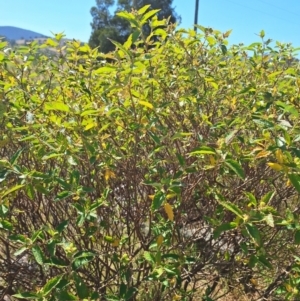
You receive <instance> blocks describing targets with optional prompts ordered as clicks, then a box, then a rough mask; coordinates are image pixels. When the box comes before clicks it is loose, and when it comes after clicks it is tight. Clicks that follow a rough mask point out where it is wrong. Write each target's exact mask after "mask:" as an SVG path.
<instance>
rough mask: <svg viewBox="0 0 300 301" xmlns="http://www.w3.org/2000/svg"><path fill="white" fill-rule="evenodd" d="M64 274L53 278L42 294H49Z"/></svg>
mask: <svg viewBox="0 0 300 301" xmlns="http://www.w3.org/2000/svg"><path fill="white" fill-rule="evenodd" d="M62 278H63V275H58V276H55V277H53V278H51V279H50V280H49V281H48V282H47V283H46V284H45V286H44V287H43V288H42V291H41V292H42V294H43V296H44V297H45V296H47V295H48V294H49V293H50V292H51V291H52V290H53V289H54V288H55V287H56V286H57V285H58V284H59V283H60V282H61V280H62Z"/></svg>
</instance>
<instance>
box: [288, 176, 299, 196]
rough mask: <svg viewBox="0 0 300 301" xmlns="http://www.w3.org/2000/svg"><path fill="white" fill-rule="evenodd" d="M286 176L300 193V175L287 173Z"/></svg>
mask: <svg viewBox="0 0 300 301" xmlns="http://www.w3.org/2000/svg"><path fill="white" fill-rule="evenodd" d="M288 177H289V179H290V181H291V183H292V184H293V186H294V187H295V188H296V190H297V191H298V192H299V193H300V177H299V176H298V175H297V174H288Z"/></svg>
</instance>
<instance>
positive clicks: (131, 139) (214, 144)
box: [0, 8, 300, 301]
mask: <svg viewBox="0 0 300 301" xmlns="http://www.w3.org/2000/svg"><path fill="white" fill-rule="evenodd" d="M120 15H121V16H123V17H124V18H126V19H127V20H128V21H129V22H130V23H131V25H132V26H134V27H135V29H136V31H135V32H134V33H133V34H132V35H131V36H130V37H129V39H128V41H127V42H126V43H125V44H124V45H120V44H118V43H115V45H116V46H117V50H116V51H115V52H113V53H109V54H106V55H104V54H101V53H98V51H97V50H96V49H94V50H92V49H90V48H89V46H88V45H80V43H79V42H77V41H73V42H69V43H68V44H67V46H62V44H61V43H60V40H61V39H62V35H61V34H57V35H55V37H54V38H53V39H48V40H47V41H46V42H45V44H43V45H38V43H37V42H31V43H30V44H28V46H26V47H23V46H22V47H19V48H16V49H15V51H14V50H13V49H10V48H7V45H6V43H5V42H2V43H1V44H0V49H1V52H0V64H1V69H0V70H1V71H0V72H1V73H0V80H1V81H0V85H1V90H0V93H1V99H2V102H1V104H0V118H1V135H0V137H1V139H0V152H1V160H0V168H1V169H0V181H1V182H0V185H1V193H0V197H1V198H0V199H1V207H0V208H1V210H0V226H1V230H0V239H1V245H0V246H1V250H0V257H1V271H5V273H2V274H1V275H0V285H1V286H2V288H3V290H2V294H3V296H4V295H5V294H15V297H17V298H21V299H28V300H29V299H37V300H83V299H86V300H145V301H146V300H199V299H200V298H203V300H214V299H217V298H221V297H222V296H223V298H224V300H229V298H230V296H239V298H241V296H242V295H243V296H245V298H249V299H250V298H254V297H255V298H262V299H263V298H264V299H265V300H267V299H268V298H272V300H275V298H277V297H278V298H285V299H293V298H297V297H299V293H298V289H299V284H298V283H299V277H298V273H299V257H297V254H298V253H299V246H298V245H299V243H300V224H299V211H300V209H299V192H300V178H299V175H298V173H299V167H300V165H299V164H300V159H299V158H300V149H299V142H298V141H299V137H300V136H299V134H300V131H299V121H298V120H299V86H300V80H299V64H298V61H297V60H296V59H293V58H294V52H295V50H294V49H293V48H292V46H291V45H287V44H281V43H276V46H275V47H274V48H272V47H271V46H270V41H265V40H264V33H263V32H261V34H260V35H261V38H262V42H260V43H254V44H252V45H250V46H244V45H233V46H231V47H228V46H227V37H228V36H229V34H230V32H226V33H223V34H222V33H220V32H219V31H216V30H212V29H209V28H203V27H201V26H199V29H200V30H201V33H200V34H196V33H195V32H194V31H192V30H189V31H186V30H176V29H175V28H174V27H172V26H168V27H164V25H165V24H166V23H165V21H158V20H157V18H156V17H155V16H153V14H152V13H151V12H146V8H144V9H141V10H140V11H138V12H132V13H125V12H122V13H120ZM145 22H149V24H150V26H151V28H152V34H151V35H150V36H149V37H147V38H144V37H143V36H142V35H140V33H141V32H142V30H141V29H142V26H143V24H144V23H145ZM154 35H155V36H156V37H157V39H155V42H154V39H152V37H153V36H154ZM47 47H51V49H52V50H51V53H53V51H54V50H55V55H54V54H51V57H47V56H46V55H45V54H44V53H45V52H43V51H42V50H43V49H45V48H47ZM246 296H248V297H246Z"/></svg>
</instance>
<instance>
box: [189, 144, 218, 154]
mask: <svg viewBox="0 0 300 301" xmlns="http://www.w3.org/2000/svg"><path fill="white" fill-rule="evenodd" d="M206 154H210V155H215V154H216V151H215V150H214V149H213V148H211V147H209V146H200V147H197V148H195V149H193V150H192V151H191V152H190V155H206Z"/></svg>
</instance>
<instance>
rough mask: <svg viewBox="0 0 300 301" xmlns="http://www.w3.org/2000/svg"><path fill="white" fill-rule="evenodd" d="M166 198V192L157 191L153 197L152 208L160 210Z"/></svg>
mask: <svg viewBox="0 0 300 301" xmlns="http://www.w3.org/2000/svg"><path fill="white" fill-rule="evenodd" d="M165 198H166V197H165V194H164V193H163V192H162V191H159V192H157V193H156V194H155V196H154V198H153V202H152V207H151V208H152V210H158V209H159V208H160V207H161V205H162V203H163V202H164V200H165Z"/></svg>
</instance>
